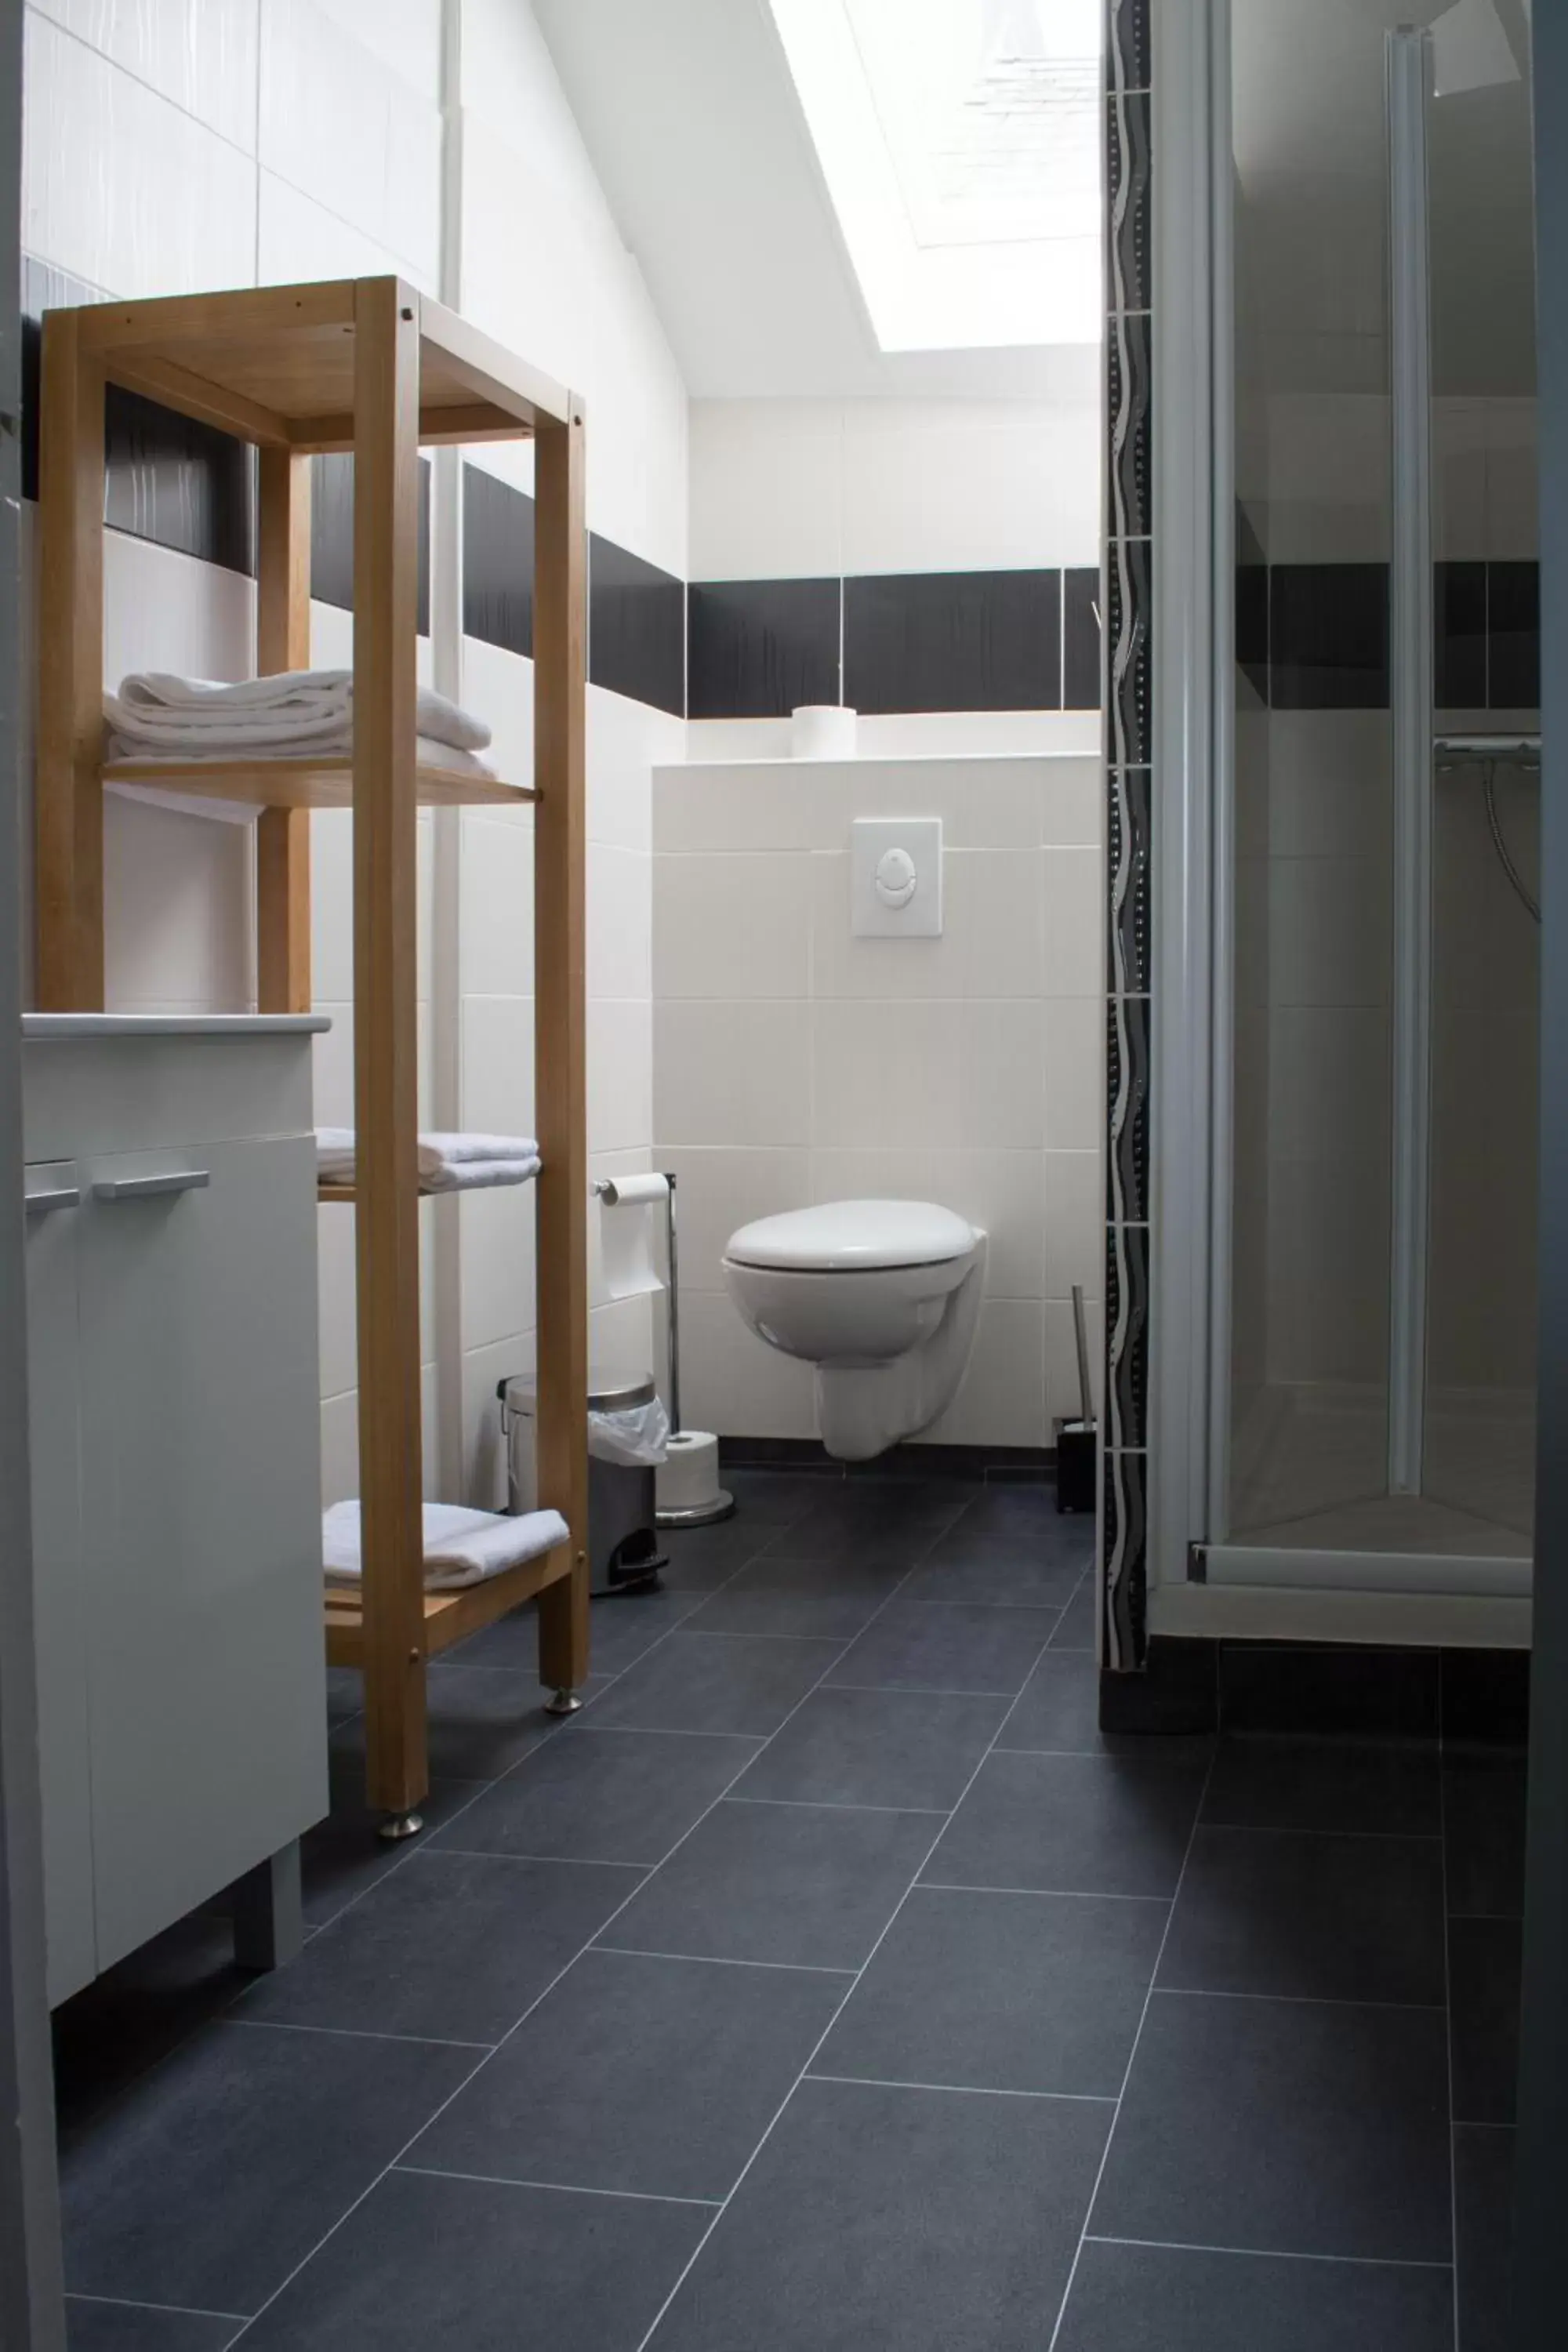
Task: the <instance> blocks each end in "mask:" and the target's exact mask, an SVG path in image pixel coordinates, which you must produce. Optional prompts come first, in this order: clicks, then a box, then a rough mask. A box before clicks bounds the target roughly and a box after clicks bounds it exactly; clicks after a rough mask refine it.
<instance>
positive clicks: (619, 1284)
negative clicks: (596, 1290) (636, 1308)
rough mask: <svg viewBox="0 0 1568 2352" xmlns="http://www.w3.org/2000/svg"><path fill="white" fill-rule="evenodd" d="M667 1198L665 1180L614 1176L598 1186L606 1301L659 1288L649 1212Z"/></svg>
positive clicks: (642, 1295) (660, 1281) (660, 1280)
mask: <svg viewBox="0 0 1568 2352" xmlns="http://www.w3.org/2000/svg"><path fill="white" fill-rule="evenodd" d="M668 1198H669V1180H668V1177H665V1176H617V1177H616V1178H614V1179H613V1180H611V1181H606V1182H605V1183H604V1184H602V1185H601V1186H600V1187H599V1258H600V1263H601V1265H602V1266H603V1268H604V1275H605V1291H606V1293H607V1294H608V1296H609V1297H611V1298H647V1297H650V1296H651V1294H652V1293H653V1292H654V1291H656V1290H662V1289H663V1288H664V1277H663V1276H662V1275H661V1274H660V1273H659V1271H658V1256H657V1255H656V1253H657V1250H658V1242H657V1239H656V1235H655V1220H654V1218H653V1217H652V1216H651V1215H650V1214H649V1211H650V1210H651V1209H652V1208H653V1207H654V1206H655V1204H656V1203H658V1202H661V1201H668Z"/></svg>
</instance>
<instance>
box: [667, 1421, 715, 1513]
mask: <svg viewBox="0 0 1568 2352" xmlns="http://www.w3.org/2000/svg"><path fill="white" fill-rule="evenodd" d="M718 1492H719V1440H718V1439H717V1438H716V1437H715V1436H714V1434H713V1433H712V1431H711V1430H708V1429H683V1430H681V1431H680V1432H679V1433H678V1434H677V1435H675V1436H672V1437H671V1439H670V1441H669V1452H668V1455H667V1456H666V1458H665V1460H664V1461H662V1462H661V1463H660V1464H659V1465H658V1469H657V1470H656V1471H655V1473H654V1495H655V1498H656V1500H657V1503H658V1508H659V1509H660V1510H661V1511H689V1510H691V1509H693V1508H695V1507H696V1506H697V1505H699V1504H700V1503H710V1502H711V1501H712V1500H713V1497H714V1496H715V1495H716V1494H717V1493H718Z"/></svg>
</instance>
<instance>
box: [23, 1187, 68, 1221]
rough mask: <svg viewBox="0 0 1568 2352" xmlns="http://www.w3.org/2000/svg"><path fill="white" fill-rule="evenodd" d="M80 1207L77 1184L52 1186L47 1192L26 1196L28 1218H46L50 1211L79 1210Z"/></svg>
mask: <svg viewBox="0 0 1568 2352" xmlns="http://www.w3.org/2000/svg"><path fill="white" fill-rule="evenodd" d="M80 1206H81V1186H80V1185H79V1184H54V1185H51V1186H50V1187H49V1189H48V1191H47V1192H29V1193H28V1194H27V1195H26V1208H27V1214H28V1216H30V1217H47V1215H48V1213H49V1212H50V1210H51V1209H79V1208H80Z"/></svg>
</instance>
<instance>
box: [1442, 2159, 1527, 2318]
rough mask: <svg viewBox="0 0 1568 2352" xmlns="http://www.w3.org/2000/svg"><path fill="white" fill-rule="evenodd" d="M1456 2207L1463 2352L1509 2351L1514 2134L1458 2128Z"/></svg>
mask: <svg viewBox="0 0 1568 2352" xmlns="http://www.w3.org/2000/svg"><path fill="white" fill-rule="evenodd" d="M1454 2202H1455V2211H1456V2216H1457V2219H1458V2239H1459V2245H1458V2265H1459V2352H1511V2347H1512V2343H1513V2337H1512V2335H1511V2333H1510V2327H1509V2259H1510V2251H1511V2247H1512V2241H1513V2134H1512V2132H1511V2131H1496V2130H1488V2129H1481V2130H1476V2129H1470V2130H1464V2129H1460V2130H1459V2131H1457V2132H1456V2133H1455V2134H1454Z"/></svg>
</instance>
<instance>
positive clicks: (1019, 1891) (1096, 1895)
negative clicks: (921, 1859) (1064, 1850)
mask: <svg viewBox="0 0 1568 2352" xmlns="http://www.w3.org/2000/svg"><path fill="white" fill-rule="evenodd" d="M910 1892H911V1893H913V1894H915V1895H1048V1896H1049V1897H1050V1899H1051V1901H1052V1902H1055V1903H1061V1902H1068V1903H1158V1904H1160V1905H1161V1906H1163V1908H1165V1909H1169V1907H1170V1906H1171V1904H1172V1902H1173V1899H1174V1898H1173V1896H1171V1895H1120V1894H1117V1893H1115V1892H1113V1891H1112V1890H1111V1889H1110V1888H1109V1887H1098V1886H975V1885H971V1884H970V1883H968V1882H967V1881H965V1880H963V1879H957V1878H917V1879H916V1881H915V1883H914V1885H913V1887H912V1888H911V1890H910Z"/></svg>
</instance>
